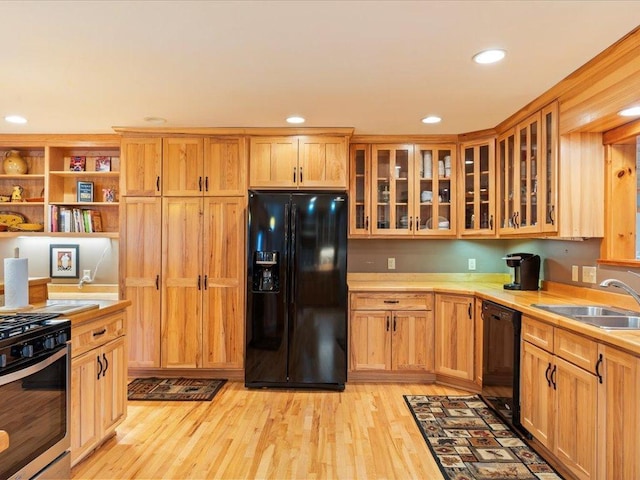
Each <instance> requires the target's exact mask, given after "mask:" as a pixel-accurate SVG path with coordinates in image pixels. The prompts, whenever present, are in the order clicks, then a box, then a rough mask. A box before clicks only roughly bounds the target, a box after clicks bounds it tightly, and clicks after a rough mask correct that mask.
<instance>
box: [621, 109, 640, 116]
mask: <svg viewBox="0 0 640 480" xmlns="http://www.w3.org/2000/svg"><path fill="white" fill-rule="evenodd" d="M618 115H622V116H623V117H637V116H638V115H640V107H631V108H625V109H624V110H621V111H620V112H618Z"/></svg>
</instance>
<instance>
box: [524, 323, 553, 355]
mask: <svg viewBox="0 0 640 480" xmlns="http://www.w3.org/2000/svg"><path fill="white" fill-rule="evenodd" d="M522 339H523V340H526V341H527V342H529V343H532V344H534V345H537V346H538V347H540V348H542V349H544V350H546V351H547V352H550V353H551V352H553V327H552V326H551V325H548V324H546V323H543V322H539V321H538V320H534V319H533V318H529V317H526V316H523V317H522Z"/></svg>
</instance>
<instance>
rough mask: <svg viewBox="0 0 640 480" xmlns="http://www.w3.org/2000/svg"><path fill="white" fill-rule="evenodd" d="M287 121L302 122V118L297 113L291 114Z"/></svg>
mask: <svg viewBox="0 0 640 480" xmlns="http://www.w3.org/2000/svg"><path fill="white" fill-rule="evenodd" d="M287 123H304V118H303V117H299V116H297V115H293V116H291V117H288V118H287Z"/></svg>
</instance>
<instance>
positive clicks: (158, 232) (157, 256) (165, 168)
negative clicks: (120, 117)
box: [123, 136, 247, 369]
mask: <svg viewBox="0 0 640 480" xmlns="http://www.w3.org/2000/svg"><path fill="white" fill-rule="evenodd" d="M156 140H157V139H156ZM159 140H160V142H161V144H160V145H161V146H160V149H161V155H160V156H159V157H158V156H157V155H155V154H152V153H149V152H151V151H153V150H154V149H153V148H146V149H143V148H141V147H138V152H139V155H138V157H139V158H142V157H144V155H143V154H142V153H141V151H143V150H145V151H146V152H147V153H149V155H148V157H149V158H148V159H147V160H148V161H149V162H151V164H150V166H149V168H150V169H157V165H156V163H157V162H158V161H159V162H160V164H161V166H160V172H161V174H160V176H159V177H158V180H157V181H156V185H157V187H158V188H157V191H154V192H151V191H150V190H147V192H148V193H149V196H151V197H153V198H149V197H146V198H142V197H128V198H127V199H126V201H125V202H124V207H123V208H124V210H125V213H124V215H123V217H124V220H123V229H127V228H128V229H129V230H130V231H131V232H132V235H131V236H130V235H128V234H126V235H124V242H125V248H124V255H123V263H124V266H123V272H124V274H123V278H124V290H125V295H127V297H126V298H130V299H131V300H132V301H134V305H133V306H132V309H135V315H134V316H133V317H134V319H132V321H131V336H130V338H131V344H132V345H131V349H130V351H131V356H130V363H129V366H130V367H138V368H217V369H241V368H242V364H243V350H242V348H243V342H244V329H243V328H244V317H243V312H244V309H243V305H244V283H243V281H242V279H243V276H244V248H243V246H244V230H245V227H244V225H245V214H244V211H245V207H246V195H247V185H246V183H247V182H246V172H247V168H246V161H247V155H246V146H245V140H244V139H241V138H230V137H229V138H227V137H195V136H194V137H189V136H185V137H178V136H176V137H165V138H161V139H159ZM148 141H149V139H139V138H130V139H125V142H123V143H125V144H127V143H131V142H133V143H135V142H139V143H142V144H147V142H148ZM123 151H124V152H125V153H123V156H125V157H126V156H127V155H126V154H127V152H130V151H135V149H134V148H133V147H131V146H129V145H127V146H126V147H123ZM125 162H126V160H125ZM148 183H151V182H148ZM139 190H142V189H139ZM123 191H124V189H123ZM154 228H155V231H154V230H153V229H154ZM140 232H143V233H142V234H141V233H140ZM147 232H148V234H147ZM140 237H144V240H140ZM129 244H131V245H132V246H133V247H134V249H133V250H130V249H129V248H128V246H129ZM147 249H148V250H151V251H153V252H154V253H148V254H147V252H146V250H147ZM141 255H142V256H144V258H145V259H146V258H147V257H153V259H152V260H150V262H149V264H150V265H154V266H153V267H146V271H142V272H139V273H140V275H139V276H137V277H136V276H134V275H133V274H134V273H138V272H137V271H139V270H144V269H145V267H144V266H142V265H139V263H141V262H139V259H140V258H141ZM145 263H146V262H145ZM132 264H137V265H138V266H135V265H132ZM151 270H155V271H156V272H157V273H155V274H154V273H153V272H151ZM154 287H155V289H156V295H157V296H158V297H159V298H157V299H156V300H155V301H154V305H153V307H152V308H151V310H149V309H147V308H146V307H143V306H142V302H147V301H148V300H147V298H148V297H150V296H152V295H153V294H152V293H151V292H149V294H148V295H147V296H146V297H145V295H143V293H142V290H143V289H144V288H148V289H149V290H152V289H153V288H154ZM137 298H139V299H140V301H139V302H137V305H135V304H136V299H137ZM147 306H149V305H148V304H147ZM149 311H152V312H153V314H152V315H150V314H149Z"/></svg>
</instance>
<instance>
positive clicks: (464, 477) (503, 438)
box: [404, 395, 562, 480]
mask: <svg viewBox="0 0 640 480" xmlns="http://www.w3.org/2000/svg"><path fill="white" fill-rule="evenodd" d="M404 399H405V401H406V402H407V405H408V406H409V409H410V410H411V413H413V418H415V420H416V423H417V424H418V427H419V428H420V431H421V432H422V436H423V437H424V439H425V441H426V442H427V445H428V446H429V449H430V450H431V453H432V454H433V456H434V457H435V459H436V462H437V463H438V466H439V467H440V471H441V472H442V474H443V475H444V476H445V478H447V479H450V480H471V479H475V480H489V479H491V480H503V479H505V480H506V479H518V480H538V479H544V480H551V479H561V478H562V477H561V476H560V475H558V473H557V472H556V471H555V470H554V469H553V468H551V466H550V465H549V464H547V463H546V462H545V461H544V460H543V459H542V458H541V457H539V456H538V454H536V453H535V452H534V451H533V450H532V449H531V448H529V447H528V446H527V445H526V444H525V443H524V441H522V439H521V438H520V437H519V436H518V435H516V434H515V433H513V432H512V431H511V430H510V429H509V427H508V426H507V425H506V424H505V423H503V422H502V421H501V420H499V419H498V417H497V416H496V415H495V414H494V412H493V410H491V409H490V408H489V407H488V406H487V405H486V404H485V403H484V402H483V401H482V400H481V399H480V398H479V397H478V396H477V395H469V396H432V395H405V396H404Z"/></svg>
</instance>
